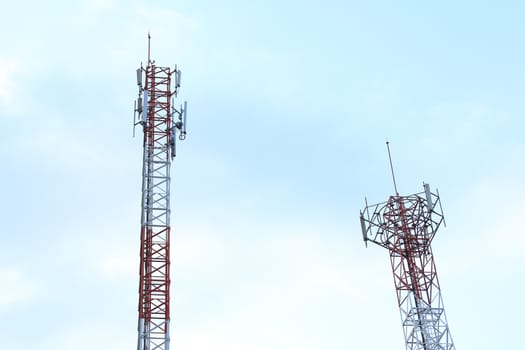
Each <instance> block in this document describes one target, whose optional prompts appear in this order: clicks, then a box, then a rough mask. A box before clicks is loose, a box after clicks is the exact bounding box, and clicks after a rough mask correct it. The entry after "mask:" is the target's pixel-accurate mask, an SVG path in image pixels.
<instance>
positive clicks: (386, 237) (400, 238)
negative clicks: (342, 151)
mask: <svg viewBox="0 0 525 350" xmlns="http://www.w3.org/2000/svg"><path fill="white" fill-rule="evenodd" d="M387 148H388V156H389V160H390V167H391V169H392V179H393V182H394V189H395V192H396V194H395V195H393V196H390V197H389V198H388V200H387V201H386V202H383V203H379V204H374V205H368V203H366V200H365V203H366V204H365V208H364V210H362V211H361V212H360V219H361V230H362V233H363V240H364V241H365V244H366V243H367V242H372V243H375V244H377V245H379V246H381V247H383V248H386V249H387V250H388V252H389V254H390V263H391V265H392V272H393V275H394V285H395V289H396V293H397V301H398V304H399V309H400V311H401V321H402V325H403V332H404V335H405V343H406V349H407V350H438V349H439V350H453V349H455V347H454V343H453V341H452V337H451V335H450V331H449V328H448V323H447V318H446V316H445V309H444V306H443V300H442V297H441V289H440V287H439V281H438V277H437V273H436V265H435V262H434V255H433V254H432V248H431V245H430V243H431V242H432V239H433V238H434V236H435V234H436V232H437V230H438V228H439V226H440V225H441V224H442V223H443V224H445V221H444V216H443V210H442V208H441V201H440V199H439V192H438V191H437V190H436V193H433V192H431V191H430V186H429V185H428V184H423V192H420V193H416V194H411V195H408V196H400V195H399V193H398V192H397V186H396V182H395V176H394V170H393V167H392V158H391V157H390V148H389V146H388V142H387Z"/></svg>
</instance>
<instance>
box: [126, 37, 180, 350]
mask: <svg viewBox="0 0 525 350" xmlns="http://www.w3.org/2000/svg"><path fill="white" fill-rule="evenodd" d="M149 41H150V35H149V34H148V63H147V66H146V68H142V67H141V68H139V69H138V70H137V85H138V86H139V97H138V99H137V101H136V103H135V118H134V125H142V127H143V131H144V145H143V167H142V214H141V232H140V272H139V273H140V280H139V304H138V311H139V320H138V343H137V349H138V350H168V349H169V341H170V332H169V325H170V229H171V228H170V181H171V178H170V165H171V161H172V160H173V158H174V157H175V140H176V138H177V136H178V138H179V139H180V140H184V139H185V137H186V125H185V124H186V103H184V108H182V106H181V108H180V109H179V110H177V109H175V108H174V107H173V98H174V97H176V96H177V91H178V88H179V86H180V71H179V70H177V68H176V67H175V68H174V69H171V68H169V67H159V66H157V65H156V64H155V61H153V60H151V59H150V49H149V46H150V45H149ZM143 76H144V77H145V83H144V86H143V85H142V80H143Z"/></svg>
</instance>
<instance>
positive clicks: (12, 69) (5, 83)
mask: <svg viewBox="0 0 525 350" xmlns="http://www.w3.org/2000/svg"><path fill="white" fill-rule="evenodd" d="M0 67H1V69H0V106H1V105H4V106H7V107H11V106H12V104H13V103H14V97H15V95H16V94H17V90H16V85H15V78H16V75H17V74H18V73H19V72H20V62H19V61H18V60H16V59H12V58H1V57H0ZM2 114H3V113H2ZM2 114H0V115H2Z"/></svg>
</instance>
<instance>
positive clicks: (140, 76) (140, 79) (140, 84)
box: [137, 67, 142, 88]
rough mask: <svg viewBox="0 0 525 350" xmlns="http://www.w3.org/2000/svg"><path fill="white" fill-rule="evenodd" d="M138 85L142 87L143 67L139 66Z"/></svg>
mask: <svg viewBox="0 0 525 350" xmlns="http://www.w3.org/2000/svg"><path fill="white" fill-rule="evenodd" d="M137 85H138V86H139V87H140V88H142V67H140V68H137Z"/></svg>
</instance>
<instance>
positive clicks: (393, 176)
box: [386, 141, 399, 196]
mask: <svg viewBox="0 0 525 350" xmlns="http://www.w3.org/2000/svg"><path fill="white" fill-rule="evenodd" d="M386 149H387V150H388V160H389V161H390V170H391V171H392V181H393V182H394V190H395V191H396V196H399V192H397V186H396V177H395V175H394V166H393V165H392V156H391V155H390V142H388V141H387V142H386Z"/></svg>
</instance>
